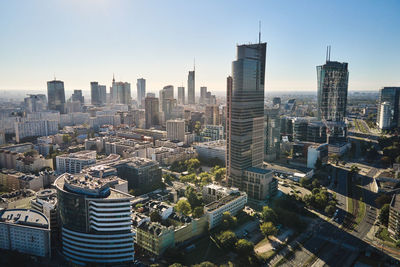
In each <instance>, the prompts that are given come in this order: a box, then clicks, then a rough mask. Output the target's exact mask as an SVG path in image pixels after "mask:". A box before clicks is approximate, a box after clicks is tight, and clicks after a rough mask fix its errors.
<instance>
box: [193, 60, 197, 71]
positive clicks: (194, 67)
mask: <svg viewBox="0 0 400 267" xmlns="http://www.w3.org/2000/svg"><path fill="white" fill-rule="evenodd" d="M195 70H196V58H195V57H194V58H193V71H195Z"/></svg>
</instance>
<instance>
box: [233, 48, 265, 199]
mask: <svg viewBox="0 0 400 267" xmlns="http://www.w3.org/2000/svg"><path fill="white" fill-rule="evenodd" d="M266 48H267V44H266V43H258V44H248V45H239V46H237V59H236V60H235V61H233V62H232V77H228V79H227V125H226V127H227V157H226V158H227V162H226V163H227V178H228V184H229V185H230V186H235V187H238V188H241V189H242V190H244V191H246V192H248V193H249V196H250V197H254V198H260V197H263V196H264V194H259V193H258V191H259V190H260V188H257V186H260V185H254V186H253V185H252V188H250V187H249V186H248V183H247V182H246V180H245V179H246V177H245V176H244V172H245V171H246V169H248V168H251V167H261V166H262V163H263V157H264V83H265V56H266ZM250 191H253V192H254V191H257V194H253V192H250ZM250 193H251V194H250Z"/></svg>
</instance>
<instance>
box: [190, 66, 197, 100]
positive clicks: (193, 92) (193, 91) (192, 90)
mask: <svg viewBox="0 0 400 267" xmlns="http://www.w3.org/2000/svg"><path fill="white" fill-rule="evenodd" d="M195 69H196V65H195V62H194V65H193V71H189V74H188V104H189V105H194V104H196V99H195V95H196V89H195Z"/></svg>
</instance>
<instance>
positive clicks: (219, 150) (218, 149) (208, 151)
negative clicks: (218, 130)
mask: <svg viewBox="0 0 400 267" xmlns="http://www.w3.org/2000/svg"><path fill="white" fill-rule="evenodd" d="M194 148H195V149H196V152H197V154H199V157H200V158H205V159H213V158H218V159H220V160H222V161H223V162H225V154H226V141H225V140H218V141H211V142H205V143H198V144H196V145H194Z"/></svg>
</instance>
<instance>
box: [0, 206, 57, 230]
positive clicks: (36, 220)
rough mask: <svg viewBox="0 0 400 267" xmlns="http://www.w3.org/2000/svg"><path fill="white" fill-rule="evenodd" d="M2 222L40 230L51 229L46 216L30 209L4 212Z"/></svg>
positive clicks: (0, 218)
mask: <svg viewBox="0 0 400 267" xmlns="http://www.w3.org/2000/svg"><path fill="white" fill-rule="evenodd" d="M0 214H1V217H0V220H1V222H5V223H12V224H20V225H25V226H33V227H40V228H46V229H48V228H49V221H48V219H47V218H46V216H44V214H42V213H40V212H38V211H35V210H28V209H9V210H4V211H3V212H2V213H0Z"/></svg>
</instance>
